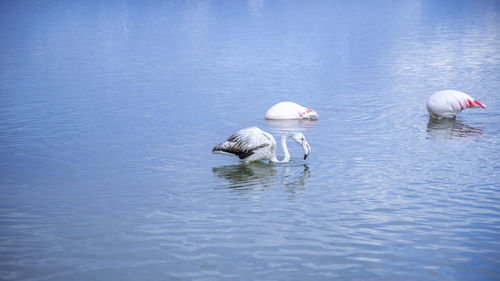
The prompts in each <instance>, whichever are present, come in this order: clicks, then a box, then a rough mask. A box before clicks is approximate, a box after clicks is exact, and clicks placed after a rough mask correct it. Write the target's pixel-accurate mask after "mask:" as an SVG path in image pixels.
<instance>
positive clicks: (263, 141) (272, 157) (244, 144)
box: [212, 127, 311, 163]
mask: <svg viewBox="0 0 500 281" xmlns="http://www.w3.org/2000/svg"><path fill="white" fill-rule="evenodd" d="M289 137H291V138H292V139H293V140H294V141H295V142H296V143H298V144H299V145H301V146H302V148H303V149H304V160H305V159H306V158H307V156H309V153H311V147H310V146H309V144H308V143H307V140H306V137H305V136H304V135H303V134H302V133H286V134H284V135H283V136H282V137H281V147H282V148H283V153H284V154H285V157H284V158H283V160H278V158H277V157H276V141H275V140H274V137H273V136H272V135H271V134H269V133H267V132H264V131H262V130H261V129H259V128H257V127H250V128H246V129H242V130H239V131H238V132H236V133H235V134H233V135H232V136H230V137H229V138H228V139H227V141H225V142H223V143H220V144H218V145H216V146H215V147H214V148H213V149H212V153H214V154H227V155H236V156H238V157H239V158H240V159H242V160H243V161H245V162H250V161H256V160H269V161H271V162H278V163H288V162H289V161H290V153H289V152H288V148H287V146H286V141H287V139H288V138H289Z"/></svg>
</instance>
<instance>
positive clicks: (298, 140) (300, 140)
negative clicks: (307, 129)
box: [292, 133, 311, 160]
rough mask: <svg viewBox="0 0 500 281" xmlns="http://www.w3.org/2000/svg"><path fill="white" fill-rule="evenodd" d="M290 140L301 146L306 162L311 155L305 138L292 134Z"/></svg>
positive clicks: (298, 134) (301, 135) (299, 134)
mask: <svg viewBox="0 0 500 281" xmlns="http://www.w3.org/2000/svg"><path fill="white" fill-rule="evenodd" d="M292 139H293V140H294V141H295V142H296V143H298V144H299V145H302V148H303V149H304V160H306V158H307V156H309V153H311V146H310V145H309V143H307V140H306V137H305V136H304V135H303V134H302V133H294V134H293V135H292Z"/></svg>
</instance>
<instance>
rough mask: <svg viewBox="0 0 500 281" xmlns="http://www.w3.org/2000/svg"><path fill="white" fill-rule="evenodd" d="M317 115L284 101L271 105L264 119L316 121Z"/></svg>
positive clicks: (308, 109)
mask: <svg viewBox="0 0 500 281" xmlns="http://www.w3.org/2000/svg"><path fill="white" fill-rule="evenodd" d="M318 117H319V114H318V113H317V112H316V111H314V110H312V109H310V108H307V107H303V106H301V105H298V104H296V103H293V102H289V101H284V102H280V103H277V104H275V105H273V106H272V107H271V108H269V110H268V111H267V112H266V119H281V120H283V119H311V120H316V119H318Z"/></svg>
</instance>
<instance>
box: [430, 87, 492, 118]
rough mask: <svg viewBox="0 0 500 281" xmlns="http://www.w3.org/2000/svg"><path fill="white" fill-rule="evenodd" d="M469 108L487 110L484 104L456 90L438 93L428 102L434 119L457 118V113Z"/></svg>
mask: <svg viewBox="0 0 500 281" xmlns="http://www.w3.org/2000/svg"><path fill="white" fill-rule="evenodd" d="M469 107H482V108H486V106H485V105H484V104H483V103H482V102H480V101H478V100H476V99H474V98H473V97H471V96H469V95H467V94H466V93H463V92H459V91H455V90H444V91H439V92H436V93H434V94H433V95H432V96H430V97H429V99H428V100H427V110H428V111H429V114H430V116H431V117H434V118H455V117H456V116H457V113H459V112H460V111H462V110H463V109H465V108H469Z"/></svg>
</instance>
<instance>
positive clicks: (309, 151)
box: [302, 142, 311, 160]
mask: <svg viewBox="0 0 500 281" xmlns="http://www.w3.org/2000/svg"><path fill="white" fill-rule="evenodd" d="M302 146H303V148H304V160H306V159H307V156H309V153H311V147H310V146H309V144H308V143H307V142H305V143H304V144H303V145H302Z"/></svg>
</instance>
